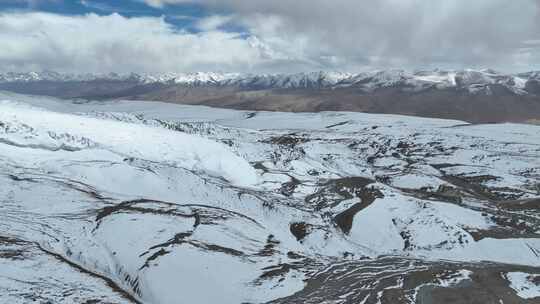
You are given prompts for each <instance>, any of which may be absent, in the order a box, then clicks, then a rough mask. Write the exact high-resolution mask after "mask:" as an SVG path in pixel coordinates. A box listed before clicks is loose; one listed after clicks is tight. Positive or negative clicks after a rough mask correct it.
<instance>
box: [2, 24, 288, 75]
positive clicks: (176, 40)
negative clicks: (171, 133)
mask: <svg viewBox="0 0 540 304" xmlns="http://www.w3.org/2000/svg"><path fill="white" fill-rule="evenodd" d="M217 19H219V20H217V21H216V18H215V17H211V18H210V19H209V20H207V21H205V20H201V21H200V24H201V28H203V29H205V31H203V32H201V33H197V34H193V33H188V32H182V31H177V30H175V29H174V27H172V26H171V25H170V24H168V23H166V22H165V21H164V18H153V17H144V18H143V17H141V18H125V17H123V16H121V15H118V14H112V15H109V16H98V15H95V14H89V15H84V16H61V15H55V14H48V13H6V14H0V41H2V46H1V47H0V66H1V69H2V70H42V69H52V70H59V71H75V72H77V71H78V72H83V71H90V72H110V71H116V72H131V71H145V72H160V71H197V70H223V71H247V70H250V69H257V68H258V67H259V66H260V67H263V66H264V65H266V64H267V63H268V62H271V61H272V60H274V59H278V60H281V59H282V58H283V56H282V57H276V56H277V55H272V54H273V53H272V52H271V51H270V52H269V51H268V50H265V49H264V48H261V46H260V45H254V44H253V41H252V39H253V38H251V39H245V38H241V37H239V36H238V34H236V33H226V32H222V31H219V30H216V27H218V26H219V25H220V24H221V23H222V22H223V21H224V20H225V19H220V18H217ZM269 54H271V55H269Z"/></svg>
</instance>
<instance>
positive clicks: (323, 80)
mask: <svg viewBox="0 0 540 304" xmlns="http://www.w3.org/2000/svg"><path fill="white" fill-rule="evenodd" d="M39 81H52V82H90V81H128V82H136V83H139V84H165V85H171V84H176V85H184V86H193V87H198V86H217V87H223V86H231V87H239V88H254V89H257V88H258V89H279V88H282V89H325V88H343V87H357V88H362V89H365V90H366V91H370V90H375V89H378V88H388V87H395V86H403V87H409V88H410V89H412V90H421V89H425V88H452V87H456V88H466V89H468V90H469V91H470V92H471V93H474V92H485V93H488V94H489V90H487V91H486V87H489V86H492V85H500V86H503V87H505V88H508V89H509V90H511V91H512V92H514V93H516V94H528V93H535V94H536V93H537V92H536V90H532V91H533V92H529V91H528V90H527V88H528V87H534V88H536V86H537V85H538V83H540V71H531V72H526V73H517V74H505V73H500V72H496V71H494V70H490V69H486V70H472V69H465V70H433V71H415V72H407V71H405V70H380V71H370V72H361V73H344V72H323V71H320V72H308V73H294V74H239V73H219V72H196V73H163V74H137V73H128V74H117V73H109V74H91V73H87V74H63V73H57V72H51V71H44V72H28V73H17V72H7V73H0V83H14V82H23V83H24V82H39Z"/></svg>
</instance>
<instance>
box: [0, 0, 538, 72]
mask: <svg viewBox="0 0 540 304" xmlns="http://www.w3.org/2000/svg"><path fill="white" fill-rule="evenodd" d="M0 41H1V42H2V48H0V70H4V71H5V70H16V71H20V70H43V69H47V70H57V71H66V72H151V73H157V72H193V71H209V70H211V71H215V70H219V71H225V72H272V73H274V72H300V71H316V70H334V71H335V70H339V71H347V72H358V71H363V70H373V69H388V68H394V69H395V68H397V69H408V70H413V69H433V68H447V69H461V68H493V69H497V70H502V71H527V70H539V69H540V2H539V1H538V0H520V1H509V0H474V1H471V0H452V1H434V0H377V1H373V0H331V1H330V0H221V1H220V0H0Z"/></svg>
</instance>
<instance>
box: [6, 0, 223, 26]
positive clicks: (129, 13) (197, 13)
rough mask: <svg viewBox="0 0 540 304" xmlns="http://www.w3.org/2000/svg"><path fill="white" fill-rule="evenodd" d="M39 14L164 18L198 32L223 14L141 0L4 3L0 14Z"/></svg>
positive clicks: (8, 0) (191, 5)
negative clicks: (200, 21)
mask: <svg viewBox="0 0 540 304" xmlns="http://www.w3.org/2000/svg"><path fill="white" fill-rule="evenodd" d="M14 10H15V11H39V12H48V13H55V14H62V15H81V14H88V13H94V14H98V15H110V14H112V13H119V14H121V15H123V16H126V17H143V16H153V17H160V16H164V17H165V20H166V21H167V22H168V23H170V24H173V25H174V26H176V27H177V28H178V29H183V30H187V31H193V32H197V31H198V30H197V29H196V28H195V27H194V26H193V25H194V23H195V22H196V21H197V20H198V19H200V18H203V17H206V16H209V15H210V14H221V13H224V12H222V11H221V12H220V11H209V10H208V9H207V8H206V7H204V6H203V5H200V4H196V3H178V4H174V5H165V6H163V7H153V6H150V5H147V4H146V3H144V2H143V1H137V0H34V1H24V0H2V1H0V11H4V12H10V11H14Z"/></svg>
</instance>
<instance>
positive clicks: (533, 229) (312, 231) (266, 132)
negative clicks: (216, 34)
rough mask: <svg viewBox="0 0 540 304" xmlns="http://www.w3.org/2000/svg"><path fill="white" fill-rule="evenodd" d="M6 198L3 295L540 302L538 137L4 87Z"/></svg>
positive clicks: (489, 128) (355, 116) (1, 166)
mask: <svg viewBox="0 0 540 304" xmlns="http://www.w3.org/2000/svg"><path fill="white" fill-rule="evenodd" d="M0 198H1V201H0V302H1V303H26V302H28V301H30V300H29V299H31V300H35V301H37V302H38V303H47V301H49V302H50V303H130V302H131V303H133V302H135V303H156V304H157V303H263V302H272V301H273V302H276V303H278V302H279V303H323V302H327V303H501V302H503V303H538V301H540V297H539V295H540V287H539V284H538V279H537V278H538V275H539V274H540V214H539V212H538V210H539V208H540V127H538V126H532V125H520V124H493V125H471V124H466V123H463V122H460V121H451V120H437V119H426V118H416V117H407V116H395V115H375V114H362V113H347V112H323V113H313V114H310V113H303V114H295V113H277V112H243V111H232V110H223V109H212V108H207V107H197V106H179V105H172V104H163V103H156V102H140V101H114V102H80V101H73V102H72V101H66V100H56V99H50V98H43V97H31V96H23V95H16V94H9V93H0ZM458 291H459V292H458Z"/></svg>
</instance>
